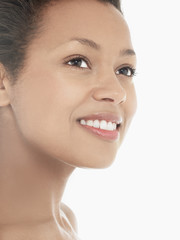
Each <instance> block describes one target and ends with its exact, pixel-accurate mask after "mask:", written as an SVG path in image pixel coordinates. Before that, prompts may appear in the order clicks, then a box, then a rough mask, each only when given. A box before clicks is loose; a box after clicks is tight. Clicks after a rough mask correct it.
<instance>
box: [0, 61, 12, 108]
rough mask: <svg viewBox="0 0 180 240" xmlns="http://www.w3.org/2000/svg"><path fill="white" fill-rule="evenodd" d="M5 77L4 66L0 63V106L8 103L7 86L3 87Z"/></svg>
mask: <svg viewBox="0 0 180 240" xmlns="http://www.w3.org/2000/svg"><path fill="white" fill-rule="evenodd" d="M6 78H7V75H6V71H5V69H4V66H3V65H2V64H0V107H4V106H7V105H9V104H10V100H9V96H8V93H7V88H6V87H5V84H4V82H5V80H6Z"/></svg>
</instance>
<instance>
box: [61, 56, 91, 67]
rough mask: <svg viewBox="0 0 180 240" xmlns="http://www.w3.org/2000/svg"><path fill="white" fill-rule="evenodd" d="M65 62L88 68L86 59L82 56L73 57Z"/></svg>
mask: <svg viewBox="0 0 180 240" xmlns="http://www.w3.org/2000/svg"><path fill="white" fill-rule="evenodd" d="M66 64H68V65H71V66H74V67H78V68H88V66H87V63H86V61H85V60H84V59H83V58H73V59H71V60H70V61H68V62H67V63H66Z"/></svg>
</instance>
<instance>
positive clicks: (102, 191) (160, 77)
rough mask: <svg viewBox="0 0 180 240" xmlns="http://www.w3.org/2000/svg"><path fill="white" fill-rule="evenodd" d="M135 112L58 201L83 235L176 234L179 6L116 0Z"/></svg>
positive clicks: (142, 237)
mask: <svg viewBox="0 0 180 240" xmlns="http://www.w3.org/2000/svg"><path fill="white" fill-rule="evenodd" d="M122 8H123V12H124V16H125V19H126V20H127V22H128V24H129V27H130V31H131V35H132V41H133V45H134V49H135V51H136V53H137V58H138V66H137V72H138V75H137V76H136V77H135V79H134V81H135V85H136V90H137V98H138V110H137V113H136V115H135V117H134V120H133V122H132V124H131V127H130V129H129V132H128V134H127V136H126V138H125V140H124V142H123V145H122V147H121V148H120V149H119V151H118V154H117V158H116V160H115V162H114V163H113V165H112V166H111V167H110V168H107V169H104V170H88V169H77V170H76V171H75V172H74V173H73V175H72V176H71V178H70V180H69V183H68V185H67V188H66V190H65V194H64V198H63V201H64V202H65V203H67V204H68V205H69V206H70V207H71V208H72V209H73V211H74V213H75V215H76V217H77V219H78V225H79V236H80V237H81V239H82V240H134V239H138V240H148V239H151V240H152V239H153V240H156V239H157V240H161V239H162V240H166V239H168V240H172V239H173V240H180V194H179V192H180V163H179V161H180V137H179V136H180V127H179V124H180V84H179V83H180V30H179V29H180V7H179V4H178V0H177V1H175V0H171V1H170V0H123V2H122Z"/></svg>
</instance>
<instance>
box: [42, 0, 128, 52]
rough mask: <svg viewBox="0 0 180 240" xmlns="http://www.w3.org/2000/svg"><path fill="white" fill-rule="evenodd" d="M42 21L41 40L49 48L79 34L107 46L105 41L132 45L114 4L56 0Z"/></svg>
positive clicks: (122, 19) (125, 24) (125, 26)
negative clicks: (57, 0) (58, 0)
mask: <svg viewBox="0 0 180 240" xmlns="http://www.w3.org/2000/svg"><path fill="white" fill-rule="evenodd" d="M42 23H43V27H42V32H41V34H40V37H39V41H40V43H41V45H42V44H43V45H44V46H45V45H46V44H47V45H46V46H45V47H48V48H55V47H56V46H58V45H59V44H61V43H64V42H66V41H67V40H68V39H71V38H73V37H77V36H80V37H83V38H89V39H93V40H94V41H95V42H98V43H99V44H101V45H102V46H103V45H104V47H106V46H105V45H106V44H107V45H108V46H109V44H111V45H112V44H113V45H117V44H118V45H119V44H121V45H122V47H123V48H126V47H131V40H130V33H129V29H128V26H127V23H126V21H125V20H124V18H123V16H122V15H121V13H120V12H119V11H118V10H117V9H116V8H115V7H114V6H113V5H111V4H104V3H101V2H98V1H96V0H83V1H82V0H66V1H61V2H56V3H55V4H53V5H52V6H49V7H48V8H47V9H46V10H45V11H44V13H43V21H42ZM123 45H124V46H123Z"/></svg>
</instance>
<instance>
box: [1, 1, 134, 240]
mask: <svg viewBox="0 0 180 240" xmlns="http://www.w3.org/2000/svg"><path fill="white" fill-rule="evenodd" d="M135 65H136V57H135V52H134V50H133V46H132V43H131V38H130V33H129V29H128V25H127V23H126V21H125V19H124V17H123V14H122V12H121V9H120V4H119V2H118V1H116V0H114V1H110V0H109V1H108V0H106V1H103V0H83V1H82V0H66V1H65V0H1V1H0V239H1V240H24V239H26V240H30V239H33V240H34V239H35V240H42V239H43V240H46V239H48V240H49V239H53V240H55V239H56V240H65V239H67V240H72V239H74V240H75V239H78V236H77V224H76V218H75V216H74V214H73V212H72V211H71V210H70V209H69V208H68V207H67V206H66V205H65V204H63V203H62V202H61V199H62V195H63V192H64V189H65V186H66V183H67V180H68V178H69V176H70V175H71V173H72V172H73V171H74V169H75V168H76V167H81V168H106V167H108V166H109V165H111V164H112V162H113V160H114V159H115V157H116V153H117V151H118V148H119V147H120V145H121V143H122V141H123V139H124V136H125V134H126V131H127V130H128V127H129V124H130V123H131V120H132V118H133V116H134V113H135V111H136V104H137V103H136V94H135V88H134V84H133V75H134V74H135ZM79 200H80V201H81V199H79ZM89 204H90V203H89Z"/></svg>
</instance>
